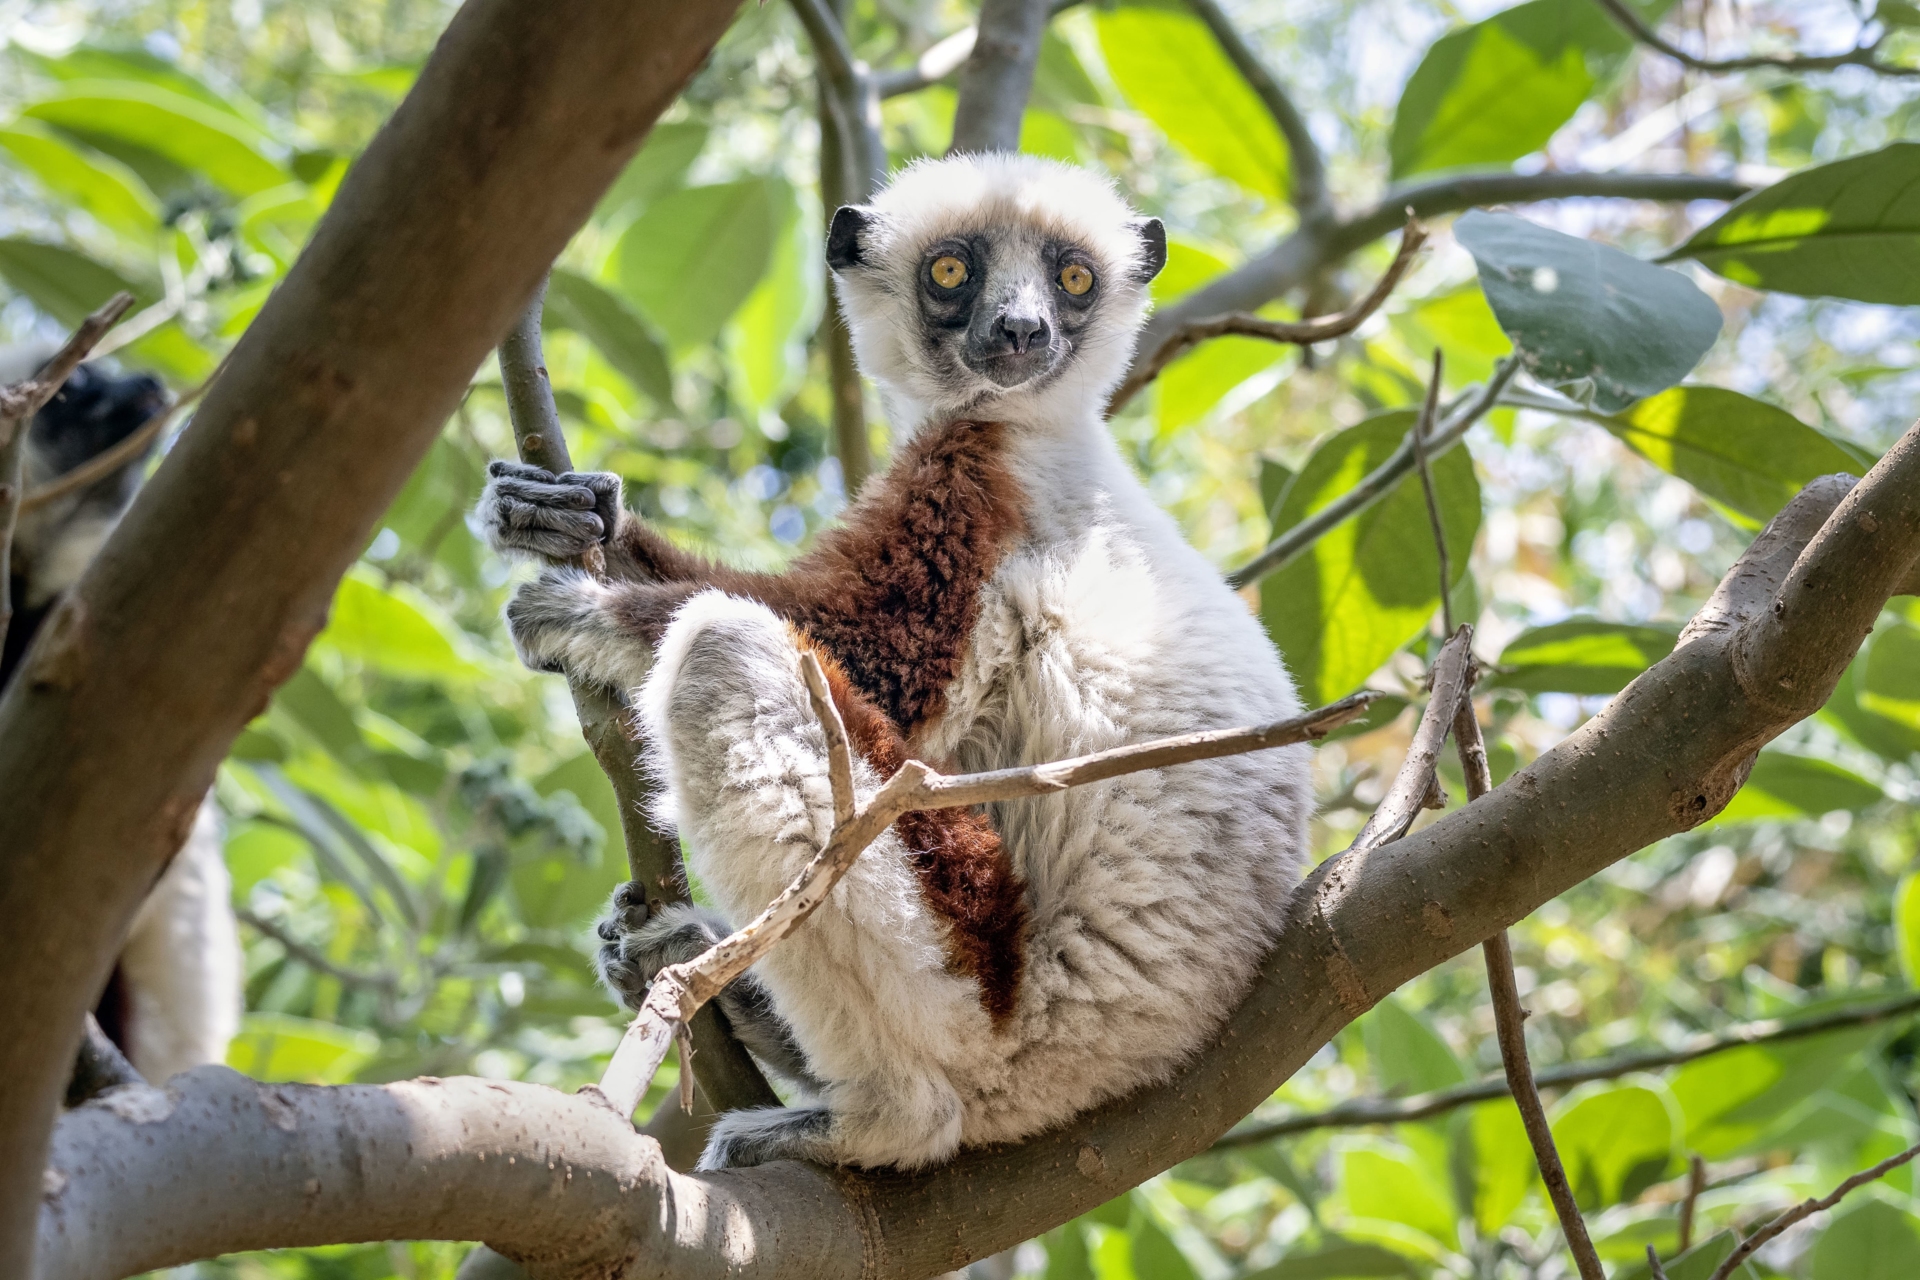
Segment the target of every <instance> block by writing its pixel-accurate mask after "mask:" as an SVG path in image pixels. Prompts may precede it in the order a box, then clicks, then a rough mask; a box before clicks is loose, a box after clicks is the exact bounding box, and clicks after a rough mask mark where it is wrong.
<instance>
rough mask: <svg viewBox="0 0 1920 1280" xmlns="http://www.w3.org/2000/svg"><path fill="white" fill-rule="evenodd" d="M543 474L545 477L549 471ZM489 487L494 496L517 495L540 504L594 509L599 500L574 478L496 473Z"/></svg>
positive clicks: (529, 501) (517, 497)
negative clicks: (569, 479) (563, 480)
mask: <svg viewBox="0 0 1920 1280" xmlns="http://www.w3.org/2000/svg"><path fill="white" fill-rule="evenodd" d="M540 474H541V475H543V476H544V475H546V472H544V471H543V472H541V473H540ZM487 487H488V488H490V489H492V490H493V493H494V496H495V497H499V498H514V499H517V500H518V501H521V502H526V503H530V504H532V505H535V506H540V507H559V508H571V509H572V510H575V511H592V510H594V508H595V506H596V504H597V503H598V501H599V499H598V497H597V496H596V495H595V493H594V491H593V490H592V489H591V488H590V487H588V486H587V485H584V484H576V483H573V482H571V481H568V482H564V483H563V482H561V481H556V480H554V479H552V478H551V477H549V478H548V479H545V480H536V479H529V478H527V477H525V476H496V477H495V478H494V479H493V480H492V481H491V482H490V483H489V484H488V486H487Z"/></svg>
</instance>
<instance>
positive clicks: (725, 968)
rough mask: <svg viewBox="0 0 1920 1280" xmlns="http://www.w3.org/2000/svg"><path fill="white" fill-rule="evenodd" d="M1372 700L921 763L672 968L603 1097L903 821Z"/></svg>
mask: <svg viewBox="0 0 1920 1280" xmlns="http://www.w3.org/2000/svg"><path fill="white" fill-rule="evenodd" d="M802 669H803V670H804V669H805V667H804V664H803V668H802ZM1372 697H1373V695H1371V694H1356V695H1354V696H1353V697H1350V698H1343V699H1341V700H1340V701H1339V702H1336V703H1333V704H1331V705H1329V706H1326V707H1322V708H1320V709H1319V710H1317V711H1310V712H1308V713H1307V714H1305V715H1301V716H1295V717H1293V718H1292V719H1291V720H1283V721H1280V722H1278V723H1276V724H1271V725H1262V726H1258V727H1255V728H1249V729H1227V730H1220V731H1216V732H1211V733H1192V734H1182V735H1180V736H1178V737H1172V738H1163V739H1159V740H1157V741H1154V742H1146V743H1141V744H1139V745H1137V746H1131V747H1119V748H1116V749H1114V750H1112V751H1102V752H1096V753H1095V754H1093V755H1087V756H1080V757H1077V758H1075V759H1071V760H1060V761H1055V762H1053V763H1051V764H1043V765H1035V766H1033V767H1031V768H1025V769H1000V770H995V771H993V772H990V773H981V774H961V775H958V776H946V775H942V774H939V773H936V772H934V771H933V770H932V769H930V768H928V767H927V766H926V765H924V764H922V763H921V762H920V761H918V760H909V761H907V763H906V764H904V765H902V766H901V767H900V769H899V771H898V772H897V773H895V774H894V775H893V776H892V777H891V778H889V779H888V780H887V782H886V784H885V785H884V786H882V787H881V788H880V790H879V791H878V792H876V793H875V794H874V795H873V797H872V798H871V799H869V800H868V801H867V802H866V803H865V804H858V805H856V806H855V807H854V810H853V814H852V816H851V818H850V819H849V820H848V821H846V822H836V823H835V824H834V828H833V832H832V834H831V835H829V836H828V837H827V842H826V844H825V845H824V846H822V848H821V850H820V852H819V853H817V854H815V855H814V856H813V858H812V860H811V861H809V862H808V863H807V865H806V866H805V867H803V868H801V870H800V873H799V874H798V875H797V876H795V877H794V878H793V881H792V883H790V884H789V885H788V886H787V887H786V888H785V889H784V890H782V891H781V893H780V896H779V897H777V898H775V899H774V900H773V901H772V902H771V903H769V904H768V905H767V907H766V909H765V910H764V911H762V912H761V913H760V914H759V915H758V916H755V917H754V919H753V920H752V921H751V922H750V923H748V924H747V925H745V926H744V927H743V928H741V929H739V930H737V931H735V932H734V933H732V934H729V935H728V936H727V937H725V938H722V939H721V940H720V941H719V942H717V943H715V944H714V945H713V946H712V947H710V948H708V949H707V950H706V951H704V952H702V953H701V954H700V955H698V956H696V957H694V958H693V959H692V960H689V961H686V962H685V963H683V964H677V965H670V966H668V967H667V968H665V969H662V970H661V971H660V972H659V974H658V975H656V976H655V978H654V980H653V985H652V987H651V988H649V990H648V991H647V998H646V1000H645V1002H644V1003H642V1005H641V1007H640V1012H639V1013H638V1014H637V1015H636V1016H635V1017H634V1020H633V1022H632V1023H631V1024H630V1025H629V1026H628V1028H627V1033H626V1035H625V1036H624V1037H623V1038H622V1039H621V1041H620V1045H619V1047H618V1048H617V1049H615V1050H614V1053H613V1060H612V1061H611V1062H609V1063H608V1064H607V1070H606V1074H605V1075H604V1076H602V1077H601V1080H600V1092H601V1093H603V1094H605V1095H606V1097H607V1100H608V1101H609V1102H611V1103H612V1104H613V1106H614V1108H615V1109H616V1110H618V1111H619V1112H620V1113H621V1114H622V1115H629V1114H631V1113H632V1111H633V1109H634V1108H635V1107H636V1106H638V1105H639V1103H640V1098H641V1097H642V1096H643V1095H644V1094H645V1093H646V1090H647V1086H648V1084H650V1083H651V1082H652V1080H653V1077H654V1073H655V1072H657V1071H658V1070H659V1069H660V1064H661V1062H662V1061H664V1060H665V1058H666V1053H667V1048H668V1046H669V1045H671V1044H672V1043H673V1041H674V1038H675V1036H676V1034H677V1028H679V1027H680V1026H683V1025H685V1023H686V1022H687V1021H688V1020H690V1019H691V1018H692V1017H693V1015H694V1014H695V1013H696V1012H697V1011H698V1010H699V1009H700V1008H701V1006H702V1005H704V1004H706V1002H707V1001H709V1000H711V999H713V997H714V996H716V995H718V994H719V993H720V991H721V990H723V989H724V988H725V987H726V985H727V984H728V983H729V982H732V981H733V980H734V979H735V978H737V977H739V976H740V975H741V974H742V973H744V972H746V970H747V969H748V968H749V967H750V966H751V965H753V964H754V962H756V961H757V960H759V959H760V957H761V956H763V955H765V954H766V953H767V952H768V951H770V950H772V948H773V947H774V946H775V945H776V944H777V943H778V942H780V940H781V939H783V938H785V937H786V936H787V935H788V934H790V933H792V932H793V930H795V929H796V928H798V927H799V926H800V925H801V923H803V922H804V921H805V920H806V919H807V917H808V916H810V915H812V914H813V912H814V910H815V909H816V908H817V907H818V906H819V905H820V904H821V903H822V902H824V901H826V898H827V895H828V894H829V893H831V892H832V891H833V887H834V886H835V885H836V884H838V883H839V882H840V878H841V877H842V876H844V875H845V874H846V873H847V872H848V871H849V870H850V869H851V868H852V867H853V864H854V862H855V860H856V859H858V858H859V856H860V854H861V853H862V852H863V851H864V850H865V849H866V847H867V846H868V845H870V844H872V843H873V842H874V841H875V840H877V839H878V838H879V837H880V835H881V833H882V832H884V831H885V830H886V829H887V828H888V827H889V826H891V825H893V822H894V820H895V819H897V818H899V817H900V816H901V815H902V814H906V813H910V812H913V811H915V810H922V809H948V808H953V807H955V806H959V805H972V804H986V803H990V802H992V801H995V800H1011V799H1016V798H1018V797H1021V796H1034V795H1046V794H1049V793H1051V792H1055V791H1060V790H1063V789H1065V788H1067V787H1072V786H1080V785H1082V784H1085V783H1089V782H1098V781H1100V780H1101V779H1103V778H1111V777H1115V776H1117V775H1119V774H1123V773H1136V772H1139V771H1141V770H1144V769H1158V768H1162V767H1165V766H1167V765H1171V764H1180V763H1184V762H1187V761H1193V760H1206V759H1212V758H1214V757H1216V756H1223V755H1237V754H1241V753H1244V752H1248V751H1260V750H1265V749H1267V748H1270V747H1278V746H1284V745H1287V744H1290V743H1297V742H1309V741H1312V740H1314V739H1316V738H1320V737H1323V736H1325V735H1326V734H1327V733H1328V732H1330V731H1331V730H1333V729H1335V728H1338V727H1339V726H1340V725H1342V724H1345V723H1347V722H1349V721H1351V720H1353V719H1356V718H1357V717H1359V716H1360V715H1361V714H1362V713H1364V712H1365V711H1366V708H1367V704H1368V703H1369V702H1370V701H1371V700H1372ZM814 709H815V712H816V714H819V715H820V716H821V725H822V727H823V729H825V731H826V734H827V740H828V742H829V743H831V742H832V741H833V740H834V738H835V737H836V736H841V737H844V735H845V733H846V730H845V727H844V726H840V727H838V728H837V729H836V727H835V726H836V725H837V723H838V721H839V712H838V711H837V710H836V709H835V708H834V705H833V700H832V699H831V698H824V699H822V698H816V699H815V700H814Z"/></svg>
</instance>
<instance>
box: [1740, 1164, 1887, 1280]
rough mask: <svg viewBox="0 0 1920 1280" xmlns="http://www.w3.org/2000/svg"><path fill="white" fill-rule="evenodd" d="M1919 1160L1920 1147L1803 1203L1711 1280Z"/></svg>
mask: <svg viewBox="0 0 1920 1280" xmlns="http://www.w3.org/2000/svg"><path fill="white" fill-rule="evenodd" d="M1915 1156H1920V1143H1916V1144H1915V1145H1914V1146H1911V1147H1908V1148H1907V1149H1906V1150H1905V1151H1902V1152H1901V1153H1900V1154H1898V1155H1893V1156H1888V1157H1887V1158H1886V1159H1885V1160H1882V1161H1881V1162H1880V1163H1879V1164H1876V1165H1874V1166H1873V1167H1872V1168H1870V1169H1862V1170H1861V1171H1860V1172H1859V1173H1856V1174H1854V1175H1853V1176H1852V1177H1850V1178H1848V1179H1847V1180H1846V1181H1845V1182H1842V1183H1841V1184H1840V1185H1839V1186H1837V1187H1835V1188H1834V1189H1833V1190H1832V1191H1830V1192H1828V1193H1827V1194H1826V1195H1824V1196H1821V1197H1820V1198H1819V1199H1817V1200H1815V1199H1811V1198H1809V1199H1806V1200H1802V1201H1801V1202H1800V1203H1799V1204H1797V1205H1795V1206H1793V1208H1791V1209H1789V1210H1787V1211H1786V1212H1785V1213H1783V1214H1781V1215H1780V1216H1779V1217H1777V1218H1775V1219H1773V1220H1772V1221H1771V1222H1769V1223H1767V1225H1766V1226H1764V1227H1761V1228H1760V1229H1759V1230H1758V1231H1756V1232H1754V1233H1753V1234H1752V1235H1750V1236H1748V1237H1747V1238H1746V1239H1745V1240H1743V1241H1741V1242H1740V1244H1739V1245H1738V1246H1737V1247H1735V1249H1734V1251H1733V1252H1732V1253H1730V1254H1728V1255H1727V1256H1726V1257H1725V1258H1724V1259H1722V1261H1721V1263H1720V1265H1719V1266H1717V1267H1715V1268H1714V1269H1713V1274H1712V1275H1711V1276H1709V1277H1708V1278H1707V1280H1727V1278H1728V1277H1729V1276H1731V1275H1732V1274H1733V1273H1734V1272H1735V1271H1737V1270H1739V1268H1740V1264H1741V1263H1743V1262H1745V1261H1746V1260H1747V1259H1748V1258H1751V1257H1752V1256H1753V1255H1754V1254H1756V1253H1758V1252H1759V1251H1760V1250H1761V1249H1763V1248H1765V1247H1766V1246H1767V1244H1768V1243H1769V1242H1770V1241H1772V1240H1775V1239H1777V1238H1778V1237H1779V1235H1780V1233H1781V1232H1783V1231H1785V1230H1786V1229H1787V1228H1788V1227H1791V1226H1792V1225H1793V1224H1794V1223H1796V1222H1804V1221H1806V1220H1807V1219H1808V1218H1811V1217H1812V1216H1813V1215H1814V1214H1816V1213H1824V1212H1825V1211H1827V1210H1828V1209H1831V1208H1833V1206H1835V1205H1837V1204H1839V1203H1840V1202H1841V1201H1842V1200H1844V1199H1846V1197H1847V1193H1848V1192H1850V1191H1855V1190H1858V1189H1859V1188H1861V1187H1864V1186H1866V1185H1867V1184H1868V1183H1869V1182H1874V1181H1877V1180H1878V1179H1881V1178H1884V1177H1886V1176H1887V1175H1888V1174H1890V1173H1892V1172H1893V1171H1894V1170H1895V1169H1898V1168H1899V1167H1900V1166H1901V1165H1903V1164H1906V1163H1907V1162H1908V1161H1910V1160H1912V1159H1913V1158H1914V1157H1915Z"/></svg>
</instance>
